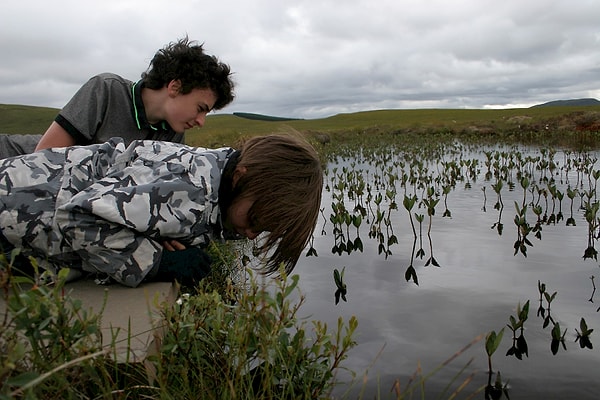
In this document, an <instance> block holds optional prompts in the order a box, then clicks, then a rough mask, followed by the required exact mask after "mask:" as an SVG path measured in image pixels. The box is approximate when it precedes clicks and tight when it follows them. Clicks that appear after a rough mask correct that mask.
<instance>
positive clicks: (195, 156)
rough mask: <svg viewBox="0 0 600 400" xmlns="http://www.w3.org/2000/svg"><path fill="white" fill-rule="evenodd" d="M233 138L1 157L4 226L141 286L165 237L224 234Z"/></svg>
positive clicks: (44, 255) (22, 239)
mask: <svg viewBox="0 0 600 400" xmlns="http://www.w3.org/2000/svg"><path fill="white" fill-rule="evenodd" d="M233 151H234V150H233V149H231V148H221V149H216V150H208V149H203V148H193V147H189V146H185V145H182V144H175V143H168V142H157V141H135V142H133V143H132V144H131V145H130V146H129V147H127V148H125V145H124V144H123V142H122V141H121V139H111V140H110V141H108V142H106V143H103V144H97V145H90V146H75V147H70V148H56V149H49V150H43V151H40V152H36V153H32V154H27V155H22V156H18V157H14V158H8V159H5V160H0V228H1V229H2V233H3V234H4V236H5V237H6V238H7V239H8V240H9V241H10V242H11V243H12V244H14V245H15V246H16V247H21V248H22V249H23V250H22V251H23V253H24V254H25V255H31V256H33V257H35V258H36V259H37V260H38V262H39V263H40V265H41V266H42V267H44V268H52V269H54V270H56V269H57V268H60V267H64V266H67V267H76V268H81V269H83V270H84V271H88V272H102V273H107V274H109V275H110V276H111V277H113V278H114V279H116V280H117V281H118V282H120V283H122V284H124V285H127V286H131V287H135V286H137V285H138V284H139V283H140V282H141V281H142V280H143V279H144V277H145V276H146V275H147V274H148V273H149V272H150V271H152V270H153V269H154V270H155V269H156V268H157V267H158V264H159V262H160V257H161V254H162V244H161V242H162V240H163V239H165V238H169V239H176V240H179V241H180V242H182V243H184V244H186V245H188V246H194V245H202V244H206V243H208V241H209V240H210V239H212V238H214V237H215V235H217V236H218V235H220V232H221V228H222V227H221V216H220V210H219V204H218V201H219V199H218V192H219V191H218V189H219V184H220V178H221V174H222V171H223V168H224V167H225V164H226V163H227V160H228V157H230V155H231V154H232V153H233Z"/></svg>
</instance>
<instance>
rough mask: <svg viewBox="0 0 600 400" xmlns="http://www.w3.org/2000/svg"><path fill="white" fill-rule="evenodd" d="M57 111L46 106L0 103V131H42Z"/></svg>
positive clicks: (27, 132) (46, 127)
mask: <svg viewBox="0 0 600 400" xmlns="http://www.w3.org/2000/svg"><path fill="white" fill-rule="evenodd" d="M59 111H60V110H59V109H56V108H48V107H35V106H25V105H20V104H0V133H20V134H30V133H39V134H41V133H44V132H46V129H48V127H49V126H50V124H51V123H52V121H54V118H55V117H56V115H57V114H58V112H59Z"/></svg>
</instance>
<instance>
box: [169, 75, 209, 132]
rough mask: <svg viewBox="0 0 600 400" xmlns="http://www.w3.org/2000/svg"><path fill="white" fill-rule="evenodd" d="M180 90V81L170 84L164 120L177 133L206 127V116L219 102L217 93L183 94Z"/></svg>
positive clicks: (201, 91)
mask: <svg viewBox="0 0 600 400" xmlns="http://www.w3.org/2000/svg"><path fill="white" fill-rule="evenodd" d="M179 89H180V85H179V84H178V81H172V82H171V83H170V84H169V86H168V94H169V96H168V99H167V101H166V102H165V114H166V115H165V118H164V119H165V120H166V121H167V123H168V124H169V125H170V126H171V128H173V130H175V132H183V131H185V130H187V129H190V128H193V127H195V126H199V127H202V126H204V122H205V120H206V115H207V114H208V113H209V112H210V111H211V110H212V109H213V107H214V105H215V103H216V101H217V96H216V94H215V92H213V91H212V89H192V91H191V92H189V93H187V94H182V93H181V92H180V91H179Z"/></svg>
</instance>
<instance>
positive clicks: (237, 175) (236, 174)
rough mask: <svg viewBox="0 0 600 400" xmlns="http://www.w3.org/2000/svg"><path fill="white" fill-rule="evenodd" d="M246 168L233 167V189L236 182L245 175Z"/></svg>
mask: <svg viewBox="0 0 600 400" xmlns="http://www.w3.org/2000/svg"><path fill="white" fill-rule="evenodd" d="M246 171H247V168H246V167H240V166H238V167H235V170H234V171H233V178H232V182H231V183H232V184H233V185H232V186H233V187H235V185H236V184H237V182H238V180H239V179H240V178H241V177H242V176H243V175H244V174H245V173H246Z"/></svg>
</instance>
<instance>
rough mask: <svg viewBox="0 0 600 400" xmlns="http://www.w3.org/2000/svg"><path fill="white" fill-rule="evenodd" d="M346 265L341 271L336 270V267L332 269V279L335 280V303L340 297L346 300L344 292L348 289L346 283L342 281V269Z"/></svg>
mask: <svg viewBox="0 0 600 400" xmlns="http://www.w3.org/2000/svg"><path fill="white" fill-rule="evenodd" d="M345 270H346V267H344V268H342V272H341V273H340V271H338V269H337V268H334V270H333V280H334V281H335V286H336V290H335V304H336V305H337V304H338V303H339V302H340V297H341V298H342V300H344V301H348V300H346V294H347V293H348V289H347V288H346V284H345V283H344V271H345Z"/></svg>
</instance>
